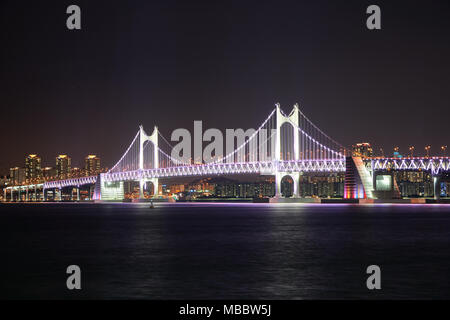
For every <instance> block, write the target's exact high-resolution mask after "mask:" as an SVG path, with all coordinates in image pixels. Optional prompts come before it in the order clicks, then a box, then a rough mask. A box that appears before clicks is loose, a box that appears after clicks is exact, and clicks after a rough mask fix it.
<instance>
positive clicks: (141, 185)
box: [139, 178, 159, 199]
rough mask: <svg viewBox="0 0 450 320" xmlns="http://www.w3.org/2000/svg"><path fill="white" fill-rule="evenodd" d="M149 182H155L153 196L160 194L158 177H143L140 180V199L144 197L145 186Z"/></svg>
mask: <svg viewBox="0 0 450 320" xmlns="http://www.w3.org/2000/svg"><path fill="white" fill-rule="evenodd" d="M147 182H151V183H152V184H153V194H152V196H153V197H154V196H156V195H158V187H159V185H158V183H159V181H158V178H151V179H141V180H139V199H144V188H145V184H146V183H147Z"/></svg>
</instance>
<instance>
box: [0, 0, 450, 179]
mask: <svg viewBox="0 0 450 320" xmlns="http://www.w3.org/2000/svg"><path fill="white" fill-rule="evenodd" d="M394 2H395V3H394ZM70 4H77V5H79V6H80V7H81V13H82V30H80V31H70V30H68V29H67V28H66V19H67V17H68V15H67V14H66V8H67V6H68V5H70ZM370 4H378V5H379V6H380V7H381V10H382V30H378V31H369V30H368V29H367V28H366V18H367V15H366V13H365V11H366V8H367V6H368V5H370ZM0 8H1V9H0V10H1V13H0V14H1V17H0V23H1V25H0V34H1V72H0V90H1V91H0V105H1V109H0V110H1V116H0V119H1V127H0V134H1V138H2V142H1V153H0V154H1V156H0V173H1V174H6V173H7V170H8V168H9V167H12V166H24V161H25V160H24V159H25V156H26V155H27V154H29V153H38V154H39V155H40V156H41V157H42V159H43V165H54V162H55V156H56V155H57V154H60V153H67V154H69V155H70V156H71V157H72V159H73V160H72V162H73V165H74V166H82V164H83V162H82V161H83V159H84V157H85V156H86V155H87V154H89V153H95V154H97V155H98V156H100V157H101V158H102V164H103V165H104V166H111V165H113V164H114V163H115V162H116V161H117V160H118V159H119V158H120V156H121V155H122V153H123V152H124V151H125V149H126V147H127V146H128V145H129V143H130V142H131V139H132V138H133V137H134V135H135V133H136V132H137V130H138V126H139V124H143V125H144V128H146V129H147V131H148V132H149V133H150V132H151V129H152V127H153V126H154V125H155V124H156V125H158V126H159V128H160V130H161V132H162V133H163V134H164V135H165V136H166V137H167V138H169V137H170V133H171V132H172V130H174V129H176V128H180V127H182V128H188V129H190V130H191V129H192V127H193V121H194V120H203V121H204V128H208V127H215V128H220V129H225V128H250V127H253V128H256V127H257V126H258V125H259V124H260V123H261V122H262V121H263V120H264V119H265V118H266V116H267V115H268V114H269V113H270V111H271V110H272V108H273V107H274V104H275V103H276V102H280V103H281V105H282V108H283V109H284V111H285V112H289V111H290V110H291V107H292V105H293V104H294V103H295V102H298V103H299V105H300V108H301V109H302V111H303V112H304V113H305V114H306V115H307V116H309V118H310V119H312V120H313V121H314V122H315V123H316V124H317V125H318V126H319V127H320V128H321V129H322V130H323V131H325V132H326V133H327V134H329V135H330V136H332V137H333V138H334V139H335V140H337V141H339V142H341V143H342V144H344V145H346V146H348V145H351V144H352V143H355V142H359V141H368V142H371V143H372V144H374V145H375V149H376V150H378V148H379V147H383V148H384V149H385V152H386V153H392V148H393V147H394V146H396V145H398V146H400V151H401V152H403V153H406V149H407V147H408V146H410V145H414V146H415V147H416V150H417V151H418V152H420V153H423V151H422V150H423V148H424V146H425V145H427V144H431V145H432V152H433V151H434V152H433V153H438V150H437V149H438V147H439V146H441V145H444V144H450V139H449V138H450V133H449V132H450V131H449V123H450V122H449V119H450V59H449V58H450V37H449V35H450V2H449V1H448V0H442V1H421V2H420V3H418V2H415V1H376V2H374V1H335V0H330V1H299V0H296V1H280V0H277V1H261V0H259V1H244V0H240V1H230V0H227V1H220V2H219V1H211V0H209V1H195V0H190V1H186V0H183V1H170V0H164V1H129V0H128V1H97V0H96V1H93V0H90V1H80V0H72V1H61V0H59V1H56V0H55V1H29V2H28V3H27V2H22V1H17V0H14V1H5V0H2V2H1V4H0Z"/></svg>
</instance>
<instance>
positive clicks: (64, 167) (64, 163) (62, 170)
mask: <svg viewBox="0 0 450 320" xmlns="http://www.w3.org/2000/svg"><path fill="white" fill-rule="evenodd" d="M71 162H72V159H71V158H70V157H69V156H68V155H66V154H61V155H59V156H58V157H56V175H57V176H58V177H59V178H66V177H68V175H69V173H70V168H71Z"/></svg>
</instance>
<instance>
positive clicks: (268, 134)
mask: <svg viewBox="0 0 450 320" xmlns="http://www.w3.org/2000/svg"><path fill="white" fill-rule="evenodd" d="M234 140H235V139H234V138H233V141H234ZM237 140H238V143H237V144H236V146H235V147H233V149H232V151H230V152H229V153H227V154H224V155H223V156H221V155H220V154H219V155H218V154H216V155H213V156H211V157H206V158H203V159H192V158H191V157H186V155H184V154H183V155H182V154H180V153H179V151H177V150H175V151H176V152H174V146H173V145H172V144H171V143H170V142H169V141H168V140H167V139H166V138H165V137H164V136H163V135H162V134H161V133H160V131H159V130H158V127H156V126H155V127H154V129H153V132H152V133H151V134H150V135H148V134H147V133H146V131H145V130H144V128H143V127H142V126H140V127H139V130H138V132H137V133H136V134H135V136H134V138H133V139H132V142H131V144H130V145H129V147H128V148H127V149H126V150H125V152H124V153H123V155H122V156H121V157H120V159H119V160H118V161H117V163H116V164H115V165H114V166H113V167H112V168H111V169H110V170H109V171H108V172H106V173H101V174H99V175H97V176H90V177H81V178H72V179H64V180H55V181H47V182H44V183H42V184H35V185H29V186H12V187H9V188H6V189H5V197H4V198H5V199H6V198H7V191H10V195H11V196H10V199H11V201H13V200H14V192H18V193H19V199H20V198H21V197H20V194H21V192H22V194H23V193H26V198H28V193H29V191H30V192H32V191H34V194H37V190H38V189H40V190H42V198H43V199H45V198H46V196H45V195H46V191H48V190H54V191H57V190H59V191H60V192H61V190H62V189H63V188H76V189H77V197H78V199H79V190H80V188H81V187H82V186H85V185H92V186H94V192H93V199H94V200H105V201H108V200H112V201H120V200H123V199H124V183H125V182H129V181H135V182H139V190H140V191H139V192H140V198H144V189H145V187H146V185H147V184H149V183H151V184H152V185H153V190H154V191H153V192H154V195H156V193H157V192H158V185H159V179H161V178H164V179H170V178H175V177H193V176H214V175H236V174H238V175H239V174H260V175H271V176H274V178H275V195H274V198H275V199H278V198H281V197H282V194H281V181H282V179H283V178H284V177H287V176H288V177H290V178H292V181H293V195H292V197H294V198H298V197H299V178H300V175H301V174H303V173H306V172H308V173H315V172H317V173H335V172H343V173H345V194H344V198H377V197H378V196H380V195H381V194H383V192H385V191H386V190H385V189H383V190H381V189H382V188H381V187H380V192H377V176H378V175H380V173H382V174H383V175H382V177H383V179H385V178H384V177H385V176H386V174H385V173H386V172H389V171H390V170H406V169H408V170H425V171H430V172H431V173H432V174H433V177H436V183H438V182H439V180H438V178H439V176H440V174H441V173H442V172H448V171H450V161H449V158H448V157H440V158H436V157H434V158H417V159H404V160H397V159H392V158H377V159H362V158H358V157H346V151H345V148H344V147H343V146H342V145H341V144H340V143H338V142H336V141H335V140H334V139H332V138H331V137H329V136H328V135H327V134H326V133H324V132H323V131H322V130H321V129H320V128H319V127H318V126H316V125H315V124H314V123H313V122H312V121H311V120H310V119H309V118H308V117H306V116H305V114H304V113H303V112H302V111H301V110H300V109H299V106H298V105H297V104H295V105H294V107H293V109H292V111H291V112H290V113H289V114H285V113H284V112H283V110H282V109H281V107H280V105H279V104H276V106H275V108H274V109H273V110H272V112H271V113H270V114H269V115H268V116H267V118H266V119H265V120H264V121H263V122H262V123H261V124H260V126H259V127H258V129H256V130H253V131H251V133H249V134H248V135H246V136H245V137H244V138H243V139H237ZM239 140H240V141H239ZM381 182H382V181H381V180H380V186H381ZM383 188H385V186H383ZM390 188H391V190H390V191H395V184H392V186H390Z"/></svg>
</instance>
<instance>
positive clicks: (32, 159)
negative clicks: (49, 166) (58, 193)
mask: <svg viewBox="0 0 450 320" xmlns="http://www.w3.org/2000/svg"><path fill="white" fill-rule="evenodd" d="M41 177H42V169H41V158H40V157H38V156H37V155H36V154H30V155H28V157H26V159H25V178H26V179H27V180H28V181H31V180H33V179H39V178H41Z"/></svg>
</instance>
